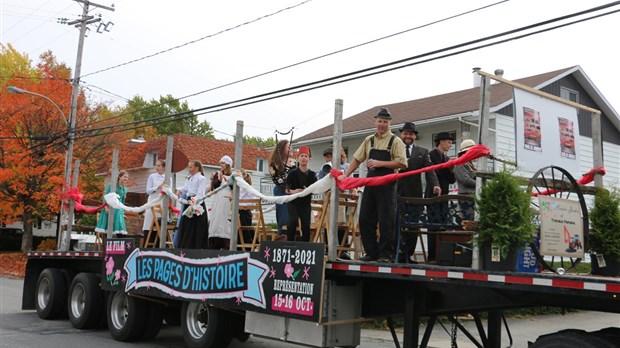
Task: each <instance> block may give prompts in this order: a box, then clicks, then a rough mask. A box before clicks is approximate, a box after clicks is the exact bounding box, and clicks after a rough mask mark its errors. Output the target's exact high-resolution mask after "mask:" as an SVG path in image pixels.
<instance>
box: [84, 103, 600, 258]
mask: <svg viewBox="0 0 620 348" xmlns="http://www.w3.org/2000/svg"><path fill="white" fill-rule="evenodd" d="M391 119H392V117H391V114H390V113H389V111H388V110H387V109H386V108H381V109H380V110H379V111H378V112H377V114H376V116H375V126H376V131H375V132H374V133H373V134H371V135H369V136H367V137H366V138H365V139H364V140H363V142H362V144H361V145H360V146H359V148H358V149H357V151H355V153H354V155H353V158H352V160H351V163H346V155H344V156H342V158H341V161H339V162H340V166H338V167H335V166H332V158H331V155H332V152H333V151H331V148H330V149H325V150H324V152H323V155H324V157H325V159H326V162H328V163H329V164H330V166H329V167H328V168H327V169H325V168H322V169H321V170H320V171H319V173H316V172H314V171H313V170H311V169H310V168H309V167H308V163H309V161H310V158H311V152H310V148H309V147H307V146H302V147H300V148H299V149H298V151H297V156H296V157H297V158H296V159H295V152H294V151H293V149H292V147H291V144H290V142H289V141H288V140H281V141H279V142H277V144H276V146H275V148H274V150H273V153H272V155H271V157H270V160H269V173H270V175H271V177H272V179H273V182H274V190H273V196H266V195H264V194H262V193H260V192H259V191H257V190H256V189H254V188H253V187H252V185H251V177H250V176H249V175H248V174H247V173H245V172H240V171H233V169H232V168H233V161H232V159H231V158H230V157H229V156H223V157H222V158H221V160H220V162H219V164H220V170H218V171H216V172H214V173H213V174H212V175H211V178H210V179H211V180H210V185H209V189H208V190H207V179H206V178H205V176H204V170H203V166H202V163H201V162H200V161H197V160H193V161H190V162H189V164H188V171H189V174H190V175H189V177H188V178H187V181H186V182H185V183H184V185H183V186H182V187H181V188H179V189H178V190H177V191H176V192H174V191H173V190H172V188H171V187H170V185H167V184H165V183H164V178H163V170H164V167H165V162H163V161H158V164H157V167H156V171H157V172H156V173H154V174H152V175H151V177H149V181H148V183H147V193H148V194H149V200H148V202H147V203H146V204H145V205H143V206H141V207H128V206H125V205H124V199H125V194H126V192H127V191H126V188H125V185H126V182H127V180H128V175H127V173H126V172H124V171H121V173H120V174H119V178H118V184H117V188H116V192H110V185H107V186H106V191H105V192H106V194H105V197H104V199H105V202H106V204H107V205H109V206H110V207H112V208H115V209H116V211H115V218H114V229H113V230H114V232H118V233H123V232H124V233H126V228H125V225H124V220H123V211H134V212H140V211H144V210H146V211H147V214H146V215H147V216H146V217H145V224H144V226H143V229H145V230H146V229H147V228H146V227H147V226H150V225H149V224H150V222H149V220H147V219H146V218H150V219H153V216H152V215H148V214H149V213H148V211H149V210H150V209H149V208H150V207H151V206H154V205H156V204H161V201H162V200H163V197H164V195H167V196H168V197H170V198H171V199H172V200H173V201H176V202H178V203H181V204H182V205H183V208H182V210H181V211H182V215H180V219H179V224H178V229H177V233H176V234H175V238H174V239H175V241H174V245H175V247H178V248H185V249H207V248H211V249H228V248H229V247H230V238H231V233H233V232H232V231H231V213H230V210H231V201H232V198H233V196H232V187H233V186H232V185H234V184H236V185H238V186H239V188H240V198H260V199H262V200H263V201H267V202H272V203H275V204H276V207H275V211H276V221H277V226H278V235H279V236H280V239H282V240H298V241H308V240H309V236H310V234H309V227H310V220H311V201H310V200H311V195H312V194H323V193H325V192H326V191H328V190H329V189H330V188H331V182H332V180H336V182H337V185H338V188H339V189H340V190H341V191H346V192H350V190H355V189H356V188H359V187H365V189H364V191H363V195H362V201H361V206H360V209H359V226H360V234H361V239H362V243H363V247H364V250H365V252H366V255H365V256H363V257H362V258H361V261H378V262H392V261H393V257H394V255H395V249H397V248H403V249H401V250H403V251H404V254H405V255H411V253H412V250H415V241H416V240H417V238H413V240H410V241H404V242H401V244H400V245H399V244H398V243H397V240H398V238H395V237H396V231H395V225H396V218H397V217H396V210H397V209H396V208H397V207H396V204H397V197H398V196H399V195H401V196H407V197H410V196H412V197H422V195H424V197H433V196H437V195H440V194H448V193H449V191H448V190H449V185H450V184H454V183H456V184H457V187H458V190H459V192H458V193H459V194H473V193H474V192H475V171H476V167H475V160H476V159H477V158H480V157H483V156H490V157H492V156H491V154H490V151H489V149H488V148H487V147H486V146H484V145H481V144H476V143H475V142H474V141H473V140H470V139H465V140H464V141H463V142H462V143H461V144H460V149H459V152H458V156H457V157H456V158H452V159H450V158H449V157H448V156H447V152H448V150H449V149H450V148H451V147H452V146H453V143H454V141H455V139H454V138H453V136H451V134H449V133H447V132H440V133H438V134H437V135H436V136H435V139H434V141H435V146H436V147H435V148H434V149H432V150H430V151H429V150H427V149H425V148H423V147H420V146H418V145H416V144H415V140H416V137H417V135H418V131H417V130H416V127H415V124H413V123H412V122H406V123H405V124H404V126H403V127H402V128H401V129H400V133H401V134H400V137H398V136H396V135H395V134H393V133H392V131H391ZM341 152H342V153H344V151H341ZM492 158H493V157H492ZM295 162H296V163H297V165H295ZM362 163H365V165H366V169H367V173H366V177H362V178H359V177H352V176H351V175H352V174H353V173H354V172H355V171H356V170H357V169H358V168H359V167H360V165H361V164H362ZM595 172H599V173H604V169H603V168H598V169H593V171H592V173H588V174H586V175H585V176H584V178H582V180H581V182H580V183H581V184H585V183H587V180H588V179H589V180H590V181H591V180H592V178H593V175H594V173H595ZM421 174H425V175H426V182H427V183H426V188H425V189H424V188H423V187H422V180H421V177H420V176H421ZM353 192H355V191H353ZM211 196H213V199H212V206H211V210H210V211H209V212H208V211H207V207H206V204H205V200H206V199H207V198H208V197H211ZM78 206H79V205H78ZM466 208H467V209H465V210H466V214H467V216H465V217H464V218H466V219H473V206H472V207H466ZM107 209H108V208H106V211H102V213H101V217H100V219H99V223H98V224H97V231H105V228H106V227H107V221H108V218H107V213H106V212H107ZM427 209H429V210H431V211H435V215H436V216H440V217H441V218H442V219H443V218H445V219H447V218H448V217H447V214H446V212H445V210H446V209H447V207H444V206H443V205H442V204H438V205H436V206H429V207H427ZM248 213H250V214H248ZM239 218H240V221H241V225H242V226H246V225H251V219H252V217H251V212H249V211H243V210H240V216H239ZM117 220H118V221H117ZM299 222H301V226H299V227H300V230H301V234H300V235H299V234H298V233H297V227H298V223H299ZM284 226H286V229H285V228H284ZM377 226H379V228H380V231H381V233H380V234H379V237H377V233H376V231H377ZM244 237H245V239H248V238H249V239H251V237H252V236H245V232H244ZM429 242H430V240H429ZM402 243H404V244H402ZM434 249H435V248H433V247H432V245H429V249H428V250H429V253H430V252H431V251H434ZM432 257H433V255H430V254H429V258H432ZM398 261H399V262H402V261H401V260H398Z"/></svg>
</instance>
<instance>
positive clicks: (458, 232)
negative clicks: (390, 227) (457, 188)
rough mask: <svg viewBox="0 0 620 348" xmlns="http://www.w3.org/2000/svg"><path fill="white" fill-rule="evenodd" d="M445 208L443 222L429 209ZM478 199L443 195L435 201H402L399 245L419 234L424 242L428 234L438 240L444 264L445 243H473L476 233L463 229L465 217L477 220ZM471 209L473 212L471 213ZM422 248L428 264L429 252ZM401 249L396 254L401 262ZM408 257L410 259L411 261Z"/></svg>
mask: <svg viewBox="0 0 620 348" xmlns="http://www.w3.org/2000/svg"><path fill="white" fill-rule="evenodd" d="M435 204H444V207H445V209H444V210H443V212H445V218H444V219H442V218H441V216H440V214H438V212H437V211H436V210H435V209H428V206H432V205H435ZM473 204H474V198H473V197H472V196H466V195H442V196H438V197H432V198H413V197H399V199H398V227H397V231H398V236H397V238H398V244H397V245H399V246H400V244H401V242H400V241H401V239H402V238H403V236H404V235H406V234H411V233H414V234H417V237H416V238H420V240H422V239H421V236H422V234H426V235H427V238H435V241H436V243H435V255H436V257H437V261H440V259H439V257H440V252H441V246H442V242H443V243H457V244H460V245H466V244H469V243H470V242H471V239H472V236H473V233H474V232H473V231H471V230H466V229H465V228H464V227H463V221H464V220H470V219H466V218H464V217H467V215H468V214H471V215H472V216H471V219H473ZM469 209H472V210H471V211H470V210H469ZM421 246H422V256H423V258H424V262H426V251H425V249H424V244H423V243H422V244H421ZM399 253H400V248H397V250H396V258H395V260H398V257H399ZM409 256H411V255H407V259H409Z"/></svg>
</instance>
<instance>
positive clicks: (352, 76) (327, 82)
mask: <svg viewBox="0 0 620 348" xmlns="http://www.w3.org/2000/svg"><path fill="white" fill-rule="evenodd" d="M618 4H620V1H617V2H615V3H611V4H608V5H603V6H599V7H595V8H592V9H589V10H585V11H581V12H577V13H573V14H570V15H565V16H561V17H557V18H554V19H550V20H546V21H543V22H539V23H536V24H531V25H527V26H524V27H521V28H518V29H513V30H509V31H506V32H502V33H499V34H494V35H491V36H487V37H484V38H480V39H476V40H472V41H469V42H465V43H461V44H458V45H453V46H450V47H447V48H443V49H439V50H435V51H431V52H427V53H424V54H420V55H417V56H413V57H409V58H405V59H400V60H397V61H393V62H389V63H385V64H381V65H377V66H373V67H370V68H366V69H362V70H358V71H354V72H350V73H347V74H342V75H338V76H334V77H330V78H326V79H322V80H318V81H314V82H310V83H305V84H302V85H297V86H293V87H288V88H285V89H280V90H276V91H272V92H268V93H263V94H259V95H255V96H252V97H247V98H242V99H238V100H234V101H230V102H225V103H220V104H216V105H211V106H207V107H203V108H199V109H195V110H191V111H187V112H182V113H177V114H171V115H165V116H158V117H153V118H150V119H147V120H139V121H132V122H127V123H121V124H116V125H110V126H104V127H98V128H93V129H89V130H82V131H80V133H81V135H78V136H76V137H78V138H89V137H93V136H103V135H109V134H114V133H117V132H120V131H119V130H113V128H116V127H124V128H123V129H122V130H121V131H126V130H132V129H138V128H142V127H147V126H151V125H152V123H153V122H156V121H158V124H160V123H167V122H175V121H180V120H183V119H186V118H189V117H193V116H198V115H204V114H209V113H214V112H220V111H224V110H228V109H233V108H238V107H241V106H247V105H251V104H255V103H260V102H264V101H267V100H272V99H277V98H282V97H285V96H289V95H293V94H298V93H302V92H307V91H310V90H314V89H318V88H324V87H327V86H331V85H335V84H340V83H344V82H348V81H353V80H357V79H361V78H365V77H369V76H373V75H377V74H383V73H386V72H390V71H394V70H399V69H403V68H406V67H410V66H413V65H418V64H422V63H426V62H430V61H434V60H438V59H443V58H447V57H451V56H455V55H459V54H463V53H466V52H471V51H475V50H479V49H482V48H486V47H491V46H495V45H499V44H502V43H505V42H508V41H513V40H518V39H522V38H525V37H529V36H532V35H536V34H540V33H543V32H547V31H551V30H555V29H558V28H562V27H565V26H569V25H573V24H577V23H581V22H585V21H589V20H592V19H596V18H599V17H603V16H607V15H610V14H614V13H617V12H620V10H613V11H610V12H606V13H602V14H598V15H594V16H591V17H587V18H583V19H578V20H575V21H572V22H568V23H563V24H559V25H556V26H553V27H548V28H543V29H540V30H538V31H533V32H529V33H524V34H522V35H519V36H514V37H509V38H506V39H503V40H500V41H495V42H490V43H487V44H483V45H479V46H475V47H469V48H463V47H466V46H471V45H473V44H477V43H481V42H484V41H488V40H492V39H496V38H500V37H502V36H506V35H510V34H515V33H518V32H522V31H525V30H529V29H533V28H536V27H540V26H543V25H547V24H551V23H554V22H558V21H562V20H566V19H569V18H573V17H577V16H581V15H584V14H588V13H592V12H595V11H599V10H601V9H605V8H609V7H612V6H616V5H618ZM460 48H463V49H461V50H460V51H455V52H451V53H445V54H443V55H439V56H436V55H437V54H440V53H444V52H448V51H453V50H455V49H460ZM433 56H434V57H433ZM421 58H426V59H424V60H420V61H416V62H410V61H411V60H417V59H421ZM407 62H409V63H407ZM403 63H407V64H403ZM379 69H381V70H379ZM373 70H376V71H373ZM166 118H171V119H168V120H166ZM147 122H149V123H150V124H145V125H138V124H140V123H147ZM127 127H131V128H129V129H128V128H127ZM107 129H110V130H109V131H107V132H101V133H97V134H96V135H88V134H86V133H89V132H99V131H104V130H107Z"/></svg>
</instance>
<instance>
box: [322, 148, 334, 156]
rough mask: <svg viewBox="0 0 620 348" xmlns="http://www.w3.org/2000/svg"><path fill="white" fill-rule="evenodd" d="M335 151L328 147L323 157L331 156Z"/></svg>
mask: <svg viewBox="0 0 620 348" xmlns="http://www.w3.org/2000/svg"><path fill="white" fill-rule="evenodd" d="M333 152H334V151H333V150H332V147H331V146H330V147H328V148H326V149H325V150H323V156H327V155H331V154H332V153H333Z"/></svg>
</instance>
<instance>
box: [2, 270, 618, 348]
mask: <svg viewBox="0 0 620 348" xmlns="http://www.w3.org/2000/svg"><path fill="white" fill-rule="evenodd" d="M21 292H22V280H21V279H8V278H1V277H0V347H2V348H4V347H6V348H19V347H37V348H39V347H51V348H53V347H63V348H64V347H88V348H108V347H110V346H114V347H162V348H163V347H184V346H185V344H184V342H183V335H182V333H181V329H180V327H178V326H176V327H171V326H164V328H163V329H162V331H161V332H160V334H159V335H158V336H157V337H156V338H155V339H153V340H151V341H148V342H139V343H122V342H116V341H113V339H112V337H111V336H110V334H109V333H108V331H107V330H77V329H74V328H73V327H72V326H71V323H69V321H68V320H41V319H39V317H38V316H37V313H36V311H22V310H21V309H20V308H21V296H22V295H21ZM462 322H463V325H464V326H465V327H466V328H468V330H470V331H471V332H472V333H474V336H475V337H478V335H477V334H476V331H475V325H474V322H473V321H471V320H463V321H462ZM508 324H509V328H510V330H511V333H512V336H513V340H514V342H513V344H512V346H513V347H527V342H528V341H534V340H535V339H536V338H537V337H538V336H540V335H542V334H546V333H551V332H556V331H559V330H562V329H567V328H578V329H582V330H586V331H595V330H598V329H601V328H604V327H609V326H616V327H620V314H610V313H599V312H578V313H571V314H567V315H564V316H561V315H554V316H539V317H535V318H529V319H508ZM445 325H446V329H447V330H450V325H449V324H445ZM421 333H422V331H421ZM399 336H400V338H401V339H402V333H400V335H399ZM457 337H458V341H457V342H458V347H461V348H469V347H475V345H474V344H472V343H471V342H469V341H468V340H467V338H466V337H465V335H464V334H462V333H460V332H459V333H458V335H457ZM508 342H509V341H508V336H507V334H506V331H505V330H504V331H503V338H502V346H504V347H506V346H508ZM394 346H395V345H394V342H393V341H392V339H391V336H390V334H389V332H387V331H378V330H362V342H361V344H360V345H359V347H361V348H383V347H394ZM429 346H430V347H442V348H443V347H450V338H449V336H448V334H447V333H446V331H445V330H444V329H443V328H442V327H441V326H440V325H436V326H435V329H434V331H433V335H432V337H431V341H430V343H429ZM230 347H231V348H245V347H251V348H256V347H265V348H266V347H270V348H271V347H273V348H280V347H282V348H283V347H296V345H292V344H288V343H284V342H278V341H273V340H268V339H263V338H257V337H250V339H249V340H248V341H247V342H246V343H241V342H238V341H235V340H234V341H233V343H232V344H231V346H230Z"/></svg>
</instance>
